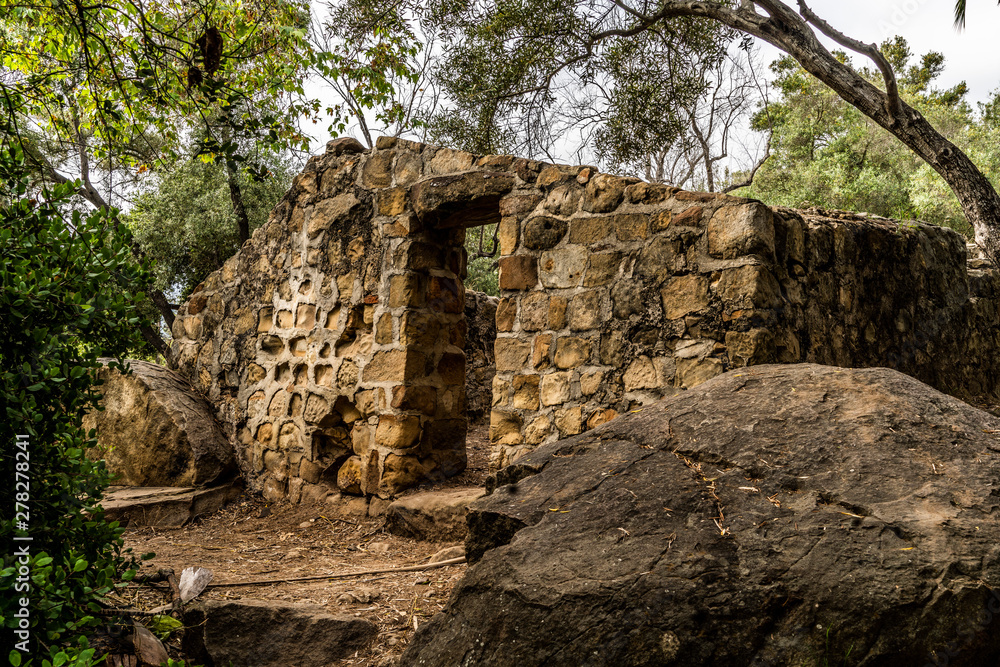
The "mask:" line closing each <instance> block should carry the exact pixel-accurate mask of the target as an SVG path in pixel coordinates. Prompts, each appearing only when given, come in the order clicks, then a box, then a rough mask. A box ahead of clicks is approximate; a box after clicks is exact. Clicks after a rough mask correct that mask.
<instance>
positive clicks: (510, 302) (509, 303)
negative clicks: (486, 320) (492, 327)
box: [496, 299, 517, 332]
mask: <svg viewBox="0 0 1000 667" xmlns="http://www.w3.org/2000/svg"><path fill="white" fill-rule="evenodd" d="M516 319H517V300H516V299H500V302H499V303H498V304H497V316H496V320H497V331H504V332H506V331H513V329H514V321H515V320H516Z"/></svg>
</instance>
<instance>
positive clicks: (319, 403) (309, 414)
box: [302, 394, 330, 424]
mask: <svg viewBox="0 0 1000 667" xmlns="http://www.w3.org/2000/svg"><path fill="white" fill-rule="evenodd" d="M328 414H330V403H329V401H327V400H326V399H325V398H323V397H322V396H320V395H319V394H309V396H308V397H307V398H306V409H305V411H304V412H303V413H302V417H303V418H304V419H305V420H306V421H307V422H308V423H310V424H318V423H319V422H320V421H322V420H323V418H324V417H326V416H327V415H328Z"/></svg>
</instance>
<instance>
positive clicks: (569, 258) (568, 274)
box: [501, 246, 589, 288]
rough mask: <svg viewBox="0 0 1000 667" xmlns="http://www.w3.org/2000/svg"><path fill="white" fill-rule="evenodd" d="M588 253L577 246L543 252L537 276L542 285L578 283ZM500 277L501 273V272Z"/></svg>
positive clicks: (557, 286)
mask: <svg viewBox="0 0 1000 667" xmlns="http://www.w3.org/2000/svg"><path fill="white" fill-rule="evenodd" d="M588 254H589V253H588V252H587V251H586V249H584V248H581V247H579V246H570V247H568V248H556V249H554V250H546V251H545V252H543V253H542V257H541V262H540V266H539V269H540V270H539V277H540V278H541V281H542V285H543V286H544V287H548V288H565V287H576V286H577V285H579V284H580V279H581V278H582V277H583V272H584V271H585V270H586V268H587V259H588ZM501 261H502V260H501ZM501 267H502V264H501ZM502 277H503V274H501V278H502Z"/></svg>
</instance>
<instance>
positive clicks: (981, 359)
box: [173, 138, 1000, 500]
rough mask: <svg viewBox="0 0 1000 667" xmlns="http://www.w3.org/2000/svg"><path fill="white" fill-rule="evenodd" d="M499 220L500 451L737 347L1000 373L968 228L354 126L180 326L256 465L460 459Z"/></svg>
mask: <svg viewBox="0 0 1000 667" xmlns="http://www.w3.org/2000/svg"><path fill="white" fill-rule="evenodd" d="M487 223H498V224H499V226H500V227H499V238H500V252H501V258H500V287H501V289H502V292H503V298H502V299H501V300H500V301H499V303H498V304H496V326H497V334H496V335H497V339H496V343H495V359H496V375H495V377H494V378H493V383H492V409H491V411H490V420H491V428H490V435H491V440H492V442H493V445H494V460H493V464H494V465H495V466H500V465H506V464H508V463H510V462H512V461H513V460H515V459H516V458H517V457H518V456H519V455H520V454H521V453H523V452H524V451H526V450H528V449H530V448H533V447H535V446H537V445H538V444H540V443H542V442H546V441H551V440H553V439H556V438H559V437H562V436H566V435H571V434H575V433H579V432H581V431H583V430H586V429H589V428H593V427H595V426H596V425H598V424H601V423H603V422H606V421H608V420H609V419H612V418H613V417H614V416H616V415H617V414H620V413H622V412H625V411H629V410H637V409H641V408H642V406H643V405H646V404H648V403H650V402H651V401H654V400H656V399H659V398H661V397H663V396H665V395H668V394H671V393H674V392H677V391H681V390H683V389H684V388H688V387H692V386H695V385H696V384H699V383H701V382H703V381H705V380H707V379H708V378H710V377H713V376H714V375H717V374H719V373H721V372H723V371H724V370H727V369H729V368H733V367H739V366H742V365H746V364H757V363H766V362H774V361H778V362H785V363H791V362H797V361H814V362H819V363H835V364H839V365H843V366H876V365H888V366H892V367H895V368H898V369H900V370H903V371H904V372H908V373H910V374H912V375H915V376H917V377H919V378H920V379H923V380H925V381H927V382H929V383H930V384H932V385H934V386H936V387H938V388H939V389H942V390H944V391H949V392H951V393H954V394H956V395H969V394H996V392H997V380H996V378H997V377H998V375H997V371H998V370H1000V368H998V361H997V360H996V356H997V355H995V354H994V352H995V350H997V349H998V347H1000V339H998V335H1000V327H998V325H997V322H996V306H997V303H998V288H997V280H996V277H995V275H994V274H993V273H992V272H988V271H985V270H983V269H981V268H980V269H974V270H972V271H969V270H967V267H966V250H965V246H964V243H963V240H962V239H961V237H960V236H959V235H957V234H956V233H954V232H950V231H948V230H943V229H940V228H936V227H930V226H925V225H920V224H912V225H906V224H900V223H895V222H892V221H887V220H884V219H875V218H854V219H837V218H836V216H832V215H827V214H825V213H824V212H821V211H812V212H796V211H791V210H786V209H779V210H771V209H770V208H768V207H766V206H764V205H763V204H761V203H759V202H756V201H752V200H746V199H740V198H735V197H729V196H725V195H709V194H703V193H691V192H684V191H680V190H677V189H676V188H670V187H666V186H656V185H650V184H647V183H642V182H639V181H638V180H637V179H628V178H619V177H615V176H609V175H606V174H599V173H597V172H596V171H595V170H594V169H593V168H590V167H566V166H557V165H548V164H544V163H540V162H536V161H531V160H525V159H517V158H513V157H510V156H486V157H479V156H475V155H471V154H468V153H463V152H461V151H454V150H450V149H445V148H436V147H432V146H426V145H423V144H417V143H412V142H405V141H397V140H395V139H388V138H384V139H381V140H380V141H379V143H378V146H377V147H376V149H375V150H373V151H368V152H363V151H362V148H361V146H360V144H357V142H353V140H338V141H335V142H331V144H330V146H329V147H328V150H327V152H326V154H325V155H323V156H318V157H315V158H312V159H311V160H310V161H309V164H308V165H307V167H306V169H305V171H304V172H303V173H302V174H301V175H300V176H298V177H297V178H296V179H295V182H294V184H293V186H292V189H291V191H290V192H289V193H288V195H287V196H286V198H285V199H284V200H283V201H282V203H281V204H280V205H279V206H278V207H277V208H276V209H275V211H274V212H273V214H272V216H271V219H270V221H269V222H268V223H267V224H266V225H265V226H264V227H262V228H261V229H260V230H258V231H257V232H255V234H254V237H253V238H252V239H251V240H250V241H249V242H248V243H247V244H246V245H245V246H244V247H243V249H242V250H241V251H240V253H239V254H237V255H236V256H235V257H233V258H232V259H230V260H229V261H228V262H227V263H226V265H225V266H224V267H223V268H222V269H221V270H220V271H218V272H216V273H214V274H212V275H211V276H210V277H209V278H208V279H207V280H206V281H205V283H203V285H201V286H200V287H199V288H198V290H197V291H196V293H195V294H194V295H193V296H192V298H191V299H190V300H189V301H188V303H187V304H185V305H184V306H183V307H182V308H181V309H180V311H179V313H178V317H177V321H176V323H175V325H174V336H175V341H174V348H173V349H174V351H175V354H176V358H177V364H178V367H179V369H180V371H181V372H182V373H184V374H185V375H187V376H188V377H189V378H190V379H191V380H192V382H193V383H194V384H195V385H196V386H198V387H199V388H200V389H201V390H202V391H204V392H205V393H206V395H207V396H208V397H209V399H210V400H211V401H212V402H213V403H214V404H215V405H216V408H217V411H218V414H219V417H220V418H221V421H222V422H224V423H226V424H227V425H228V426H229V428H230V436H231V437H232V438H233V439H234V441H235V442H236V443H237V448H238V450H239V453H240V455H241V457H242V460H243V467H244V472H245V473H246V475H247V477H248V481H249V482H250V485H251V487H252V488H258V489H261V490H263V492H264V493H265V495H266V496H268V497H270V498H278V497H283V496H287V497H290V498H291V499H293V500H298V499H300V498H309V499H312V498H320V497H323V496H325V495H326V494H327V493H329V492H331V491H337V490H339V491H340V492H342V493H354V494H363V495H372V494H378V495H381V496H383V497H388V496H391V495H394V494H395V493H397V492H398V491H400V490H402V489H404V488H406V487H408V486H412V485H413V484H415V483H417V482H418V481H420V480H421V479H435V478H441V477H444V476H448V475H452V474H455V473H457V472H459V471H460V470H461V469H462V468H463V467H464V465H465V451H464V439H465V433H466V429H467V422H468V409H467V396H466V382H467V378H466V375H467V370H468V371H470V372H471V371H472V370H473V369H474V368H485V364H483V363H482V360H481V359H479V358H478V357H479V356H482V355H475V359H476V361H475V363H474V364H470V368H469V369H467V367H466V355H465V354H464V353H463V350H464V349H468V348H467V345H466V343H467V342H469V340H473V339H474V340H479V339H480V338H482V337H483V335H484V334H483V332H481V331H479V329H481V328H482V327H481V326H479V325H476V327H475V331H474V332H472V334H471V335H469V332H468V323H467V321H466V316H465V313H464V312H463V310H464V309H465V306H466V304H467V302H468V301H467V299H466V296H465V290H464V288H463V285H462V279H463V278H464V277H465V270H466V269H465V264H466V255H465V251H464V249H463V241H464V238H465V229H466V228H468V227H475V226H479V225H483V224H487ZM490 333H491V332H487V334H485V335H489V334H490ZM473 347H475V346H473ZM486 372H488V371H486ZM481 375H482V374H481V373H480V374H478V375H477V377H480V376H481ZM481 379H482V378H481V377H480V380H481ZM479 393H481V392H477V393H476V397H475V398H474V400H475V402H476V404H477V405H479V404H481V402H482V401H481V398H482V397H481V396H479Z"/></svg>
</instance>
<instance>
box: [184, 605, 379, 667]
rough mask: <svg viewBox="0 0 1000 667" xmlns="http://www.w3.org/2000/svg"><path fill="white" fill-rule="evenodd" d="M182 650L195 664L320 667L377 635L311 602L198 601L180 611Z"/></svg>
mask: <svg viewBox="0 0 1000 667" xmlns="http://www.w3.org/2000/svg"><path fill="white" fill-rule="evenodd" d="M184 624H185V626H187V628H188V629H187V631H186V632H185V633H184V651H185V653H187V654H188V655H189V656H191V657H192V658H193V659H194V660H196V661H197V662H198V664H206V665H218V666H221V665H231V666H232V667H288V666H289V665H302V666H305V665H325V664H329V663H331V662H333V661H335V660H338V659H340V658H346V657H347V656H349V655H351V654H353V653H354V652H356V651H358V650H359V649H361V648H363V647H365V646H367V645H368V643H369V642H370V641H371V640H372V639H374V638H375V635H376V634H378V628H376V627H375V625H374V624H373V623H371V622H370V621H366V620H364V619H361V618H357V617H355V616H353V615H347V614H344V615H340V616H334V615H332V614H329V613H327V612H326V610H325V609H323V607H320V606H319V605H313V604H297V603H290V602H277V601H274V600H248V599H243V600H203V601H200V602H195V603H193V604H192V605H190V606H189V607H188V608H187V609H186V610H185V612H184Z"/></svg>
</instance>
